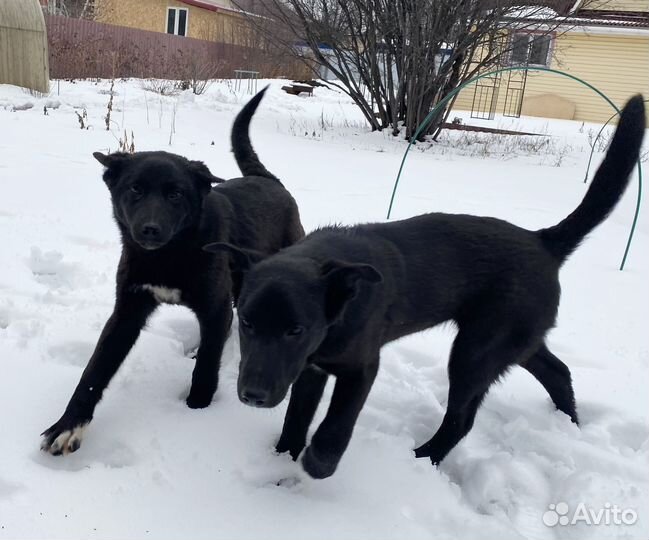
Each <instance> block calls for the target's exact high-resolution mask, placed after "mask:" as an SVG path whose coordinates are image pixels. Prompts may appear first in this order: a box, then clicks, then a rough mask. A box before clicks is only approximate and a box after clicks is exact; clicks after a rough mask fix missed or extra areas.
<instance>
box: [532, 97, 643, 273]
mask: <svg viewBox="0 0 649 540" xmlns="http://www.w3.org/2000/svg"><path fill="white" fill-rule="evenodd" d="M644 132H645V108H644V103H643V100H642V96H641V95H637V96H634V97H633V98H631V99H630V100H629V102H628V103H627V104H626V105H625V106H624V109H623V110H622V114H621V115H620V121H619V123H618V126H617V129H616V130H615V134H614V135H613V140H612V141H611V145H610V146H609V149H608V151H607V152H606V156H605V157H604V161H602V164H601V165H600V166H599V169H597V172H596V173H595V177H594V178H593V181H592V183H591V185H590V187H589V189H588V191H587V192H586V196H585V197H584V199H583V200H582V201H581V204H580V205H579V206H578V207H577V208H576V209H575V210H574V211H573V212H572V214H570V215H569V216H568V217H567V218H566V219H564V220H563V221H561V222H560V223H559V224H558V225H555V226H554V227H550V228H548V229H542V230H540V231H538V234H539V235H540V236H541V239H542V241H543V243H544V244H545V246H546V248H547V249H548V251H550V252H551V253H552V254H553V255H554V256H555V257H557V258H558V259H560V260H561V261H562V262H563V261H564V260H565V259H566V258H568V256H569V255H570V254H571V253H572V252H573V251H574V250H575V249H576V248H577V247H578V246H579V244H580V243H581V241H582V240H583V239H584V238H585V237H586V235H587V234H588V233H589V232H590V231H592V230H593V229H594V228H595V227H597V226H598V225H599V224H600V223H602V222H603V221H604V220H605V219H606V217H607V216H608V215H609V214H610V213H611V211H612V210H613V208H615V205H616V204H617V203H618V201H619V200H620V198H621V197H622V194H623V193H624V190H625V189H626V187H627V185H628V184H629V179H630V178H631V173H632V172H633V169H634V168H635V167H636V165H637V162H638V158H639V155H640V147H641V146H642V138H643V136H644Z"/></svg>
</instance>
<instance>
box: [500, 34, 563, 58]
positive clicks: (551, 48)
mask: <svg viewBox="0 0 649 540" xmlns="http://www.w3.org/2000/svg"><path fill="white" fill-rule="evenodd" d="M519 36H525V38H526V39H527V54H526V60H525V62H520V61H514V48H513V42H514V38H515V37H519ZM535 39H547V42H548V48H547V51H546V54H545V62H544V63H537V62H534V63H532V62H531V61H530V60H531V58H530V55H531V53H532V42H533V41H534V40H535ZM555 39H556V33H555V32H550V33H548V34H545V33H543V34H542V33H540V32H525V31H523V32H517V31H513V32H512V34H511V40H510V43H511V47H512V49H511V51H510V52H509V59H508V62H507V63H508V65H510V66H529V67H551V64H552V53H553V51H554V42H555Z"/></svg>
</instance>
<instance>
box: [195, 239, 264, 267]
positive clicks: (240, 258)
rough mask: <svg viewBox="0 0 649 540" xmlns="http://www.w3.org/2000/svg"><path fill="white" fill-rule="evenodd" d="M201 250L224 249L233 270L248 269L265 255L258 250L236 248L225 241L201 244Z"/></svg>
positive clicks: (214, 250)
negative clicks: (228, 255)
mask: <svg viewBox="0 0 649 540" xmlns="http://www.w3.org/2000/svg"><path fill="white" fill-rule="evenodd" d="M203 251H209V252H210V253H218V252H221V251H225V252H227V253H229V254H230V261H231V267H232V270H233V271H235V272H246V271H248V270H250V267H251V266H252V265H253V264H256V263H258V262H259V261H261V260H262V259H263V258H264V257H265V255H264V254H263V253H261V252H260V251H255V250H254V249H243V248H238V247H236V246H233V245H232V244H228V243H227V242H215V243H214V244H207V245H206V246H203Z"/></svg>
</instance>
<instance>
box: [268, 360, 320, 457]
mask: <svg viewBox="0 0 649 540" xmlns="http://www.w3.org/2000/svg"><path fill="white" fill-rule="evenodd" d="M327 378H328V375H327V373H326V372H324V371H322V370H321V369H319V368H317V367H314V366H310V367H307V368H306V369H305V370H304V371H303V372H302V374H301V375H300V376H299V377H298V379H297V381H295V383H293V388H291V398H290V400H289V403H288V409H287V411H286V417H285V418H284V427H283V428H282V435H281V436H280V438H279V441H278V443H277V446H276V447H275V449H276V450H277V451H278V452H279V453H283V452H289V453H290V454H291V457H292V458H293V461H295V460H296V459H297V458H298V456H299V455H300V452H302V450H303V449H304V446H305V445H306V435H307V432H308V431H309V426H310V425H311V422H312V421H313V416H314V415H315V412H316V409H317V408H318V404H319V403H320V399H321V398H322V392H323V391H324V387H325V384H326V383H327Z"/></svg>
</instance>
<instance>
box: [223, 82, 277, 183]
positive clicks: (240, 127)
mask: <svg viewBox="0 0 649 540" xmlns="http://www.w3.org/2000/svg"><path fill="white" fill-rule="evenodd" d="M266 90H268V86H266V88H264V89H263V90H262V91H261V92H259V93H258V94H257V95H255V96H254V97H253V98H252V99H251V100H250V101H249V102H248V103H246V104H245V105H244V107H243V109H241V111H239V114H237V117H236V118H235V119H234V124H233V126H232V134H231V140H232V151H233V152H234V158H235V159H236V160H237V165H239V169H241V172H242V173H243V175H244V176H263V177H265V178H271V179H273V180H277V181H278V182H279V179H278V178H277V177H276V176H275V175H274V174H272V173H271V172H270V171H268V169H266V167H264V166H263V164H262V163H261V161H259V156H257V153H256V152H255V151H254V149H253V148H252V144H251V142H250V134H249V129H250V120H251V119H252V117H253V115H254V114H255V111H256V110H257V107H258V106H259V103H260V102H261V100H262V98H263V97H264V94H265V93H266Z"/></svg>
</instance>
